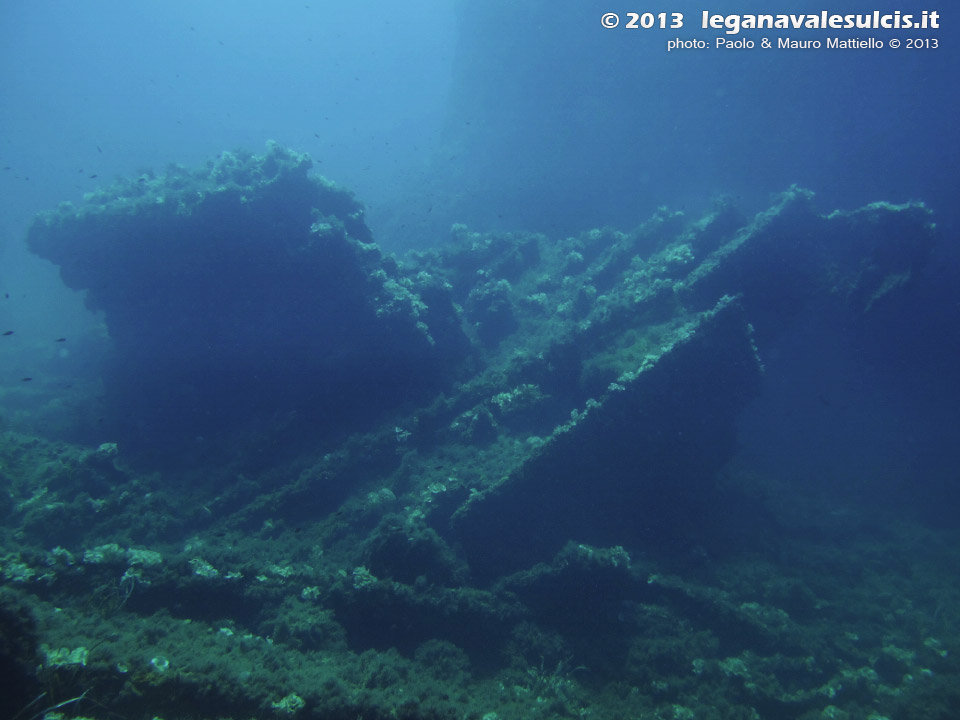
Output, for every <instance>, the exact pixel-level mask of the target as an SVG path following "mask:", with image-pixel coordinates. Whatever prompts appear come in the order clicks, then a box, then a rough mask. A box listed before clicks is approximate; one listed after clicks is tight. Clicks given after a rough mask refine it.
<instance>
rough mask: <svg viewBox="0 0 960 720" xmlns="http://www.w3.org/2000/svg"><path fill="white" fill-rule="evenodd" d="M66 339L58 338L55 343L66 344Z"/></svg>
mask: <svg viewBox="0 0 960 720" xmlns="http://www.w3.org/2000/svg"><path fill="white" fill-rule="evenodd" d="M66 341H67V339H66V338H57V339H56V340H55V341H54V342H66Z"/></svg>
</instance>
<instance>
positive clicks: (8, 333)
mask: <svg viewBox="0 0 960 720" xmlns="http://www.w3.org/2000/svg"><path fill="white" fill-rule="evenodd" d="M7 297H10V296H9V295H7ZM7 335H13V330H7V331H6V332H5V333H4V334H3V336H4V337H6V336H7Z"/></svg>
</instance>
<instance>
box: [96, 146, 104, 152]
mask: <svg viewBox="0 0 960 720" xmlns="http://www.w3.org/2000/svg"><path fill="white" fill-rule="evenodd" d="M97 152H99V153H102V152H103V148H102V147H100V146H99V145H97Z"/></svg>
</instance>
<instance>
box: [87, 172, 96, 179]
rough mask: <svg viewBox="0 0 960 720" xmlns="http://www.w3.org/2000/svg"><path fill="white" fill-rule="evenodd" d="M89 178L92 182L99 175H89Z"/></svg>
mask: <svg viewBox="0 0 960 720" xmlns="http://www.w3.org/2000/svg"><path fill="white" fill-rule="evenodd" d="M88 177H89V178H90V179H91V180H93V179H94V178H96V177H97V174H96V173H94V174H93V175H89V176H88Z"/></svg>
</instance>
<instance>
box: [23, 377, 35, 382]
mask: <svg viewBox="0 0 960 720" xmlns="http://www.w3.org/2000/svg"><path fill="white" fill-rule="evenodd" d="M31 380H33V378H32V377H25V378H20V382H30V381H31Z"/></svg>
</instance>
